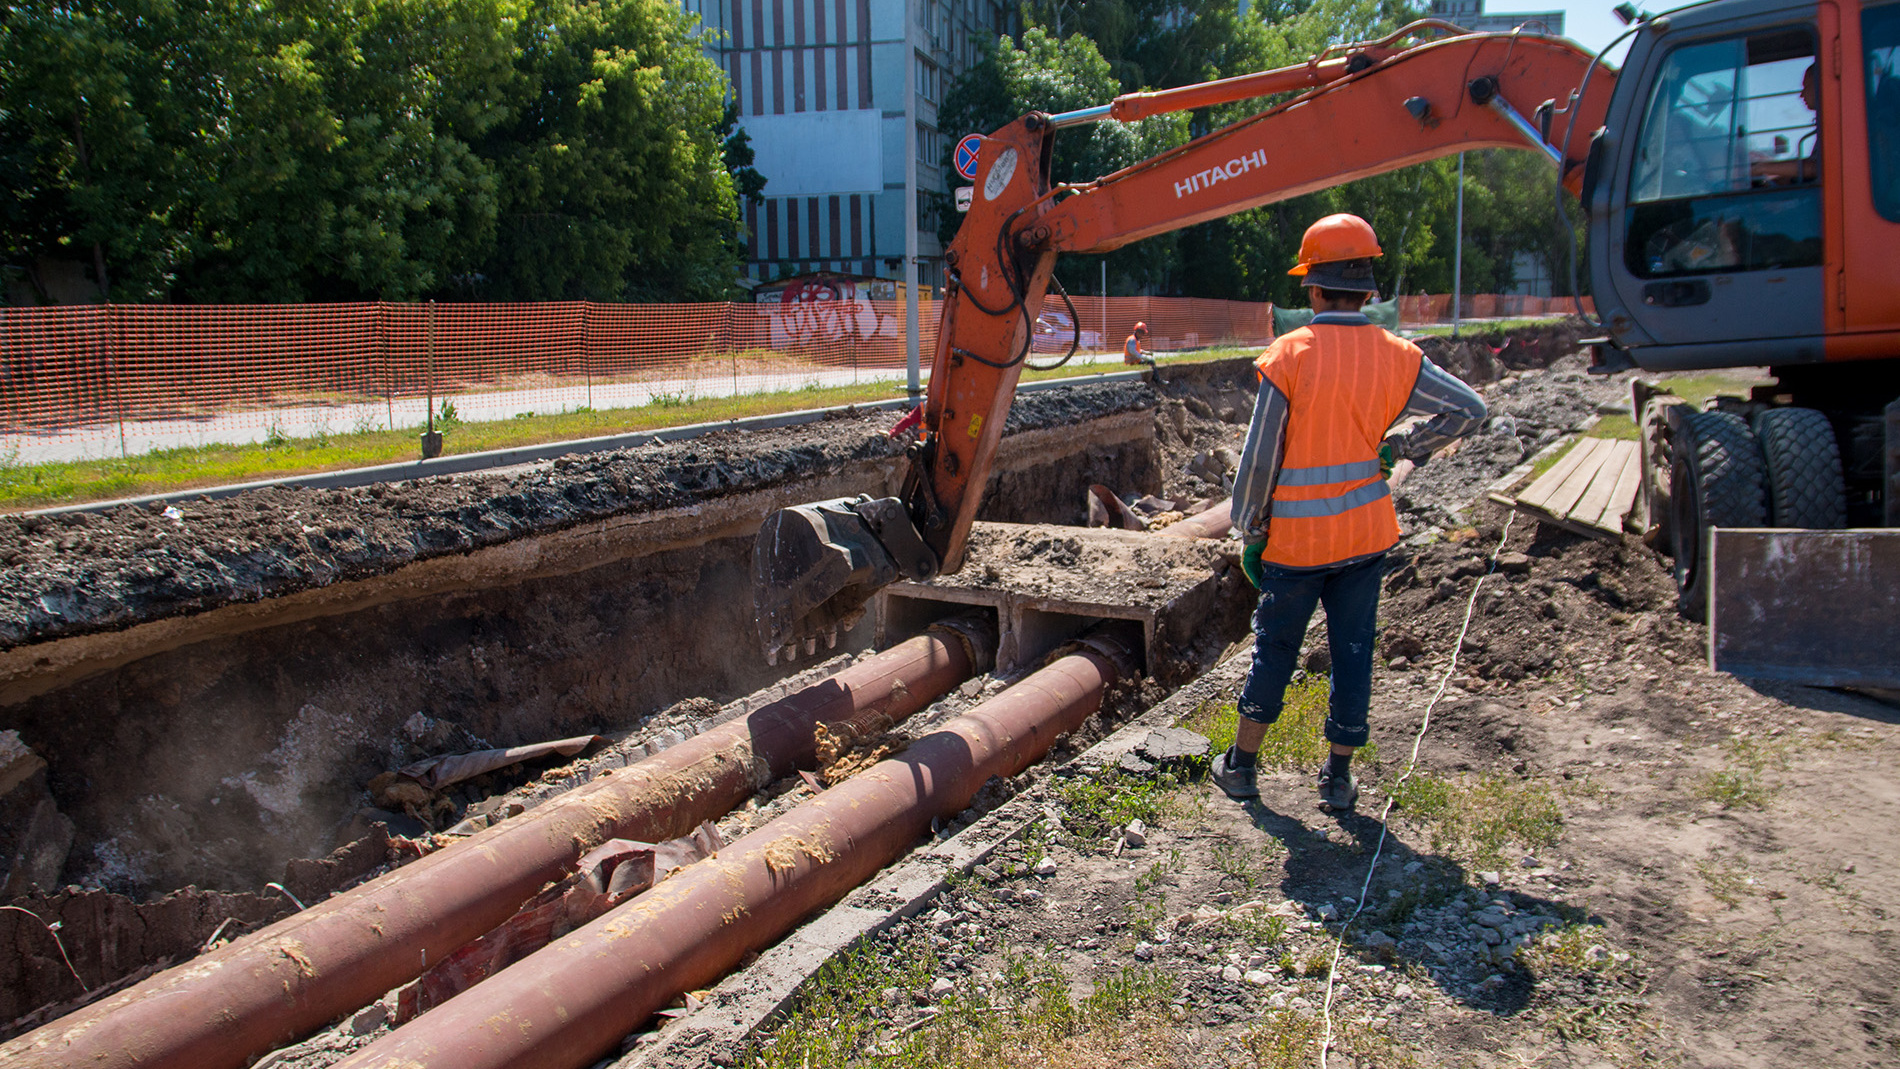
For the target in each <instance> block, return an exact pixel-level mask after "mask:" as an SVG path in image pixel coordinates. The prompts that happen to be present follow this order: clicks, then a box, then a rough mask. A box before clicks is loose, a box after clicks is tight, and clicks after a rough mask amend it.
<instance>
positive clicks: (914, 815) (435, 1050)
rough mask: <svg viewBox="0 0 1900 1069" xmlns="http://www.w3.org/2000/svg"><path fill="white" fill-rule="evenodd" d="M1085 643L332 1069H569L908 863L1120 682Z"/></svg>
mask: <svg viewBox="0 0 1900 1069" xmlns="http://www.w3.org/2000/svg"><path fill="white" fill-rule="evenodd" d="M1134 663H1135V662H1134V657H1133V655H1132V654H1131V652H1130V647H1128V646H1127V645H1125V644H1124V643H1122V642H1121V641H1119V640H1118V639H1115V638H1113V637H1110V635H1109V634H1107V633H1097V634H1096V635H1094V636H1092V637H1088V638H1085V639H1083V640H1082V641H1081V642H1079V643H1077V644H1076V646H1075V647H1074V649H1073V651H1072V652H1070V653H1068V654H1067V655H1065V656H1062V657H1059V658H1057V659H1056V660H1054V661H1053V663H1051V664H1049V665H1048V666H1047V667H1045V668H1043V669H1041V670H1040V671H1038V672H1036V673H1035V674H1033V675H1031V676H1029V677H1027V678H1025V679H1023V680H1022V681H1021V682H1018V683H1017V684H1016V685H1015V686H1012V687H1010V688H1009V689H1008V690H1005V691H1004V692H1002V693H1001V694H999V695H997V696H996V697H995V698H992V699H990V700H989V701H987V702H984V703H983V704H981V705H979V706H977V707H976V708H974V709H971V710H970V711H969V712H968V713H966V714H965V715H963V716H960V717H958V718H956V719H955V720H952V721H950V722H949V723H947V724H945V725H944V726H943V728H942V729H940V730H938V731H936V732H933V733H931V734H929V735H926V736H924V737H923V738H920V739H918V740H917V741H916V742H913V743H911V745H910V748H909V749H907V750H905V751H904V752H903V753H901V754H899V755H897V756H895V757H891V758H889V759H887V760H884V761H882V762H880V763H878V764H877V765H874V766H873V767H871V768H870V769H869V770H867V771H865V772H863V773H861V774H859V775H857V776H855V777H853V778H851V779H849V780H846V781H845V782H843V783H841V784H838V785H837V786H835V787H832V788H830V789H828V790H826V791H824V792H823V793H821V794H819V795H818V796H817V797H815V798H813V799H811V800H810V801H807V802H805V803H803V804H801V805H799V806H797V807H796V808H794V809H793V810H791V811H790V812H789V813H787V814H786V815H784V816H782V817H779V818H778V819H777V820H774V821H772V822H771V823H769V824H767V825H765V826H764V827H762V828H760V829H758V830H757V831H754V832H752V833H751V834H749V835H747V836H745V837H744V838H742V839H740V840H739V841H737V842H735V843H733V844H732V845H730V846H728V847H726V848H725V849H724V850H722V851H720V853H719V855H718V856H717V857H711V858H707V859H705V860H703V861H698V862H695V863H694V864H692V865H690V866H688V867H687V868H685V869H683V870H681V871H680V872H679V873H677V874H676V875H674V876H673V877H671V878H670V879H667V880H665V881H664V882H662V883H660V884H659V885H658V886H656V887H654V888H653V889H652V890H650V891H647V892H645V893H644V894H641V895H640V896H639V897H637V898H634V899H633V900H631V901H629V902H627V903H626V904H625V905H623V906H621V907H619V908H618V909H616V910H614V911H613V912H611V913H609V914H607V915H606V916H604V917H602V918H600V919H598V920H596V921H594V922H593V923H591V924H589V925H587V926H585V927H583V928H580V929H577V930H576V931H574V932H572V933H570V934H569V935H567V936H565V937H563V938H561V939H558V940H556V941H555V942H553V943H551V944H549V945H548V946H547V947H546V948H544V949H542V950H541V951H539V952H537V953H535V954H533V955H530V956H529V957H527V958H525V959H523V960H522V961H520V962H518V963H516V964H515V965H513V966H511V967H509V968H508V969H506V970H504V971H502V972H501V973H499V974H498V975H496V976H494V977H492V978H490V979H489V980H487V981H486V982H484V983H482V984H480V985H479V986H477V987H474V988H472V989H470V990H468V991H465V992H463V993H462V994H461V995H458V996H457V997H455V998H453V999H451V1000H449V1001H448V1002H446V1003H444V1004H443V1005H441V1006H439V1007H437V1008H436V1009H434V1010H431V1011H430V1012H428V1013H426V1014H424V1015H423V1016H421V1017H419V1018H417V1019H416V1020H414V1021H412V1022H410V1023H409V1024H407V1025H404V1026H403V1027H402V1028H399V1029H397V1030H396V1031H395V1032H392V1033H390V1034H389V1035H387V1036H384V1037H383V1038H382V1039H380V1040H378V1041H377V1042H375V1043H372V1044H370V1045H369V1046H367V1047H364V1048H363V1049H361V1050H359V1051H357V1052H356V1053H354V1054H353V1055H351V1056H349V1057H348V1058H345V1059H344V1060H343V1061H341V1062H339V1063H337V1066H336V1067H335V1069H415V1067H419V1066H443V1067H451V1069H578V1067H582V1066H587V1065H590V1064H592V1063H593V1062H595V1061H596V1060H598V1059H600V1058H602V1057H605V1056H608V1055H610V1054H612V1053H613V1052H614V1051H616V1050H618V1049H619V1046H620V1043H621V1042H622V1040H623V1039H624V1038H625V1037H626V1036H627V1035H628V1034H629V1033H630V1032H632V1031H633V1030H635V1029H636V1028H639V1027H640V1026H641V1024H643V1023H644V1022H645V1021H646V1020H647V1019H648V1018H649V1017H651V1016H652V1015H653V1014H654V1013H655V1012H657V1011H658V1010H660V1009H662V1008H664V1007H665V1006H666V1005H667V1003H668V1002H670V1001H671V1000H672V999H673V998H674V997H676V996H677V995H678V994H679V993H680V992H682V991H688V990H692V989H695V988H699V987H703V986H706V985H708V984H710V983H712V982H713V981H715V980H717V979H718V978H719V977H720V976H722V975H724V974H725V973H727V972H728V971H730V970H731V969H732V968H733V967H734V966H736V965H737V964H738V963H739V961H740V960H741V959H743V957H744V956H745V955H746V954H747V953H749V952H751V951H755V950H760V949H763V948H765V947H767V946H769V945H771V944H772V943H773V942H775V941H776V940H778V939H779V938H780V937H781V936H783V935H784V934H785V933H786V932H787V931H789V930H791V928H792V927H793V926H795V925H797V924H798V923H800V922H801V921H803V920H804V919H805V918H807V917H809V916H810V915H811V914H812V912H813V911H814V910H818V909H821V908H823V907H825V906H828V905H830V904H832V903H834V902H836V901H838V900H839V899H840V898H842V897H844V895H845V894H847V893H848V892H849V891H850V890H851V889H852V888H854V887H856V886H857V885H858V884H860V883H862V882H863V881H865V880H866V879H869V878H870V877H871V876H872V875H873V874H875V873H876V872H877V871H878V870H879V869H881V868H883V867H884V866H885V865H887V864H889V863H890V862H891V861H893V860H895V859H896V858H898V857H899V856H901V855H902V854H903V853H904V852H905V851H907V850H909V849H911V848H912V847H913V846H914V845H915V844H916V843H917V840H918V838H919V837H920V836H923V835H925V834H926V833H928V832H929V830H930V823H931V820H932V818H934V817H939V816H947V815H949V814H953V813H956V812H958V811H960V810H962V809H963V808H965V807H966V806H968V805H969V804H970V801H971V800H972V799H973V798H974V797H975V796H976V793H977V791H978V790H979V789H981V788H982V786H983V784H984V783H985V782H987V781H988V780H989V778H990V777H991V776H1005V777H1007V776H1012V775H1015V774H1016V773H1018V772H1021V771H1022V770H1023V769H1025V768H1027V767H1029V766H1030V765H1031V764H1033V763H1034V762H1035V761H1037V760H1038V759H1039V758H1041V757H1042V755H1043V754H1044V753H1046V752H1047V751H1048V750H1049V748H1050V747H1051V746H1052V745H1053V744H1054V743H1055V740H1056V739H1057V737H1059V736H1061V735H1063V734H1065V733H1067V732H1070V731H1073V730H1075V729H1076V728H1077V727H1080V726H1081V724H1082V722H1083V721H1084V720H1086V719H1087V718H1088V717H1089V716H1090V715H1091V714H1092V713H1094V712H1095V711H1096V710H1097V709H1098V708H1100V706H1101V703H1102V698H1103V695H1104V694H1105V693H1106V692H1107V690H1108V688H1109V687H1110V686H1112V685H1113V684H1114V683H1115V681H1116V680H1118V679H1120V678H1123V677H1124V676H1126V675H1129V674H1132V672H1133V671H1134V668H1133V665H1134Z"/></svg>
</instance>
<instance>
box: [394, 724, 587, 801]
mask: <svg viewBox="0 0 1900 1069" xmlns="http://www.w3.org/2000/svg"><path fill="white" fill-rule="evenodd" d="M606 741H607V739H606V737H605V736H602V735H578V736H576V737H574V738H571V739H556V740H555V741H553V742H537V743H532V744H530V745H527V746H510V747H508V748H507V749H505V750H476V751H474V752H473V753H459V754H445V755H443V756H441V757H426V758H424V759H422V760H420V761H417V762H415V763H414V764H411V765H406V766H404V767H402V768H399V769H397V770H396V774H397V775H399V776H407V777H409V778H410V779H412V780H415V781H416V782H417V783H420V784H422V785H423V786H424V787H429V788H431V789H439V788H442V787H447V786H448V785H450V784H452V783H460V782H462V781H463V780H465V779H474V778H475V777H476V776H479V775H481V774H482V773H484V772H493V771H494V770H496V769H498V768H507V767H508V766H509V765H513V764H519V763H520V762H522V761H532V760H534V759H535V758H538V757H554V756H557V755H558V756H560V757H573V756H575V755H576V754H579V753H581V752H582V751H584V750H586V749H587V748H588V747H589V746H593V745H595V744H596V743H601V742H606Z"/></svg>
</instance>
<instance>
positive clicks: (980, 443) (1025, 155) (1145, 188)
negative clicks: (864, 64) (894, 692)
mask: <svg viewBox="0 0 1900 1069" xmlns="http://www.w3.org/2000/svg"><path fill="white" fill-rule="evenodd" d="M1446 29H1455V28H1452V27H1447V26H1446V25H1445V24H1442V23H1420V24H1415V25H1414V26H1411V27H1407V28H1406V30H1402V31H1400V33H1398V34H1395V35H1393V36H1392V37H1389V38H1387V39H1385V40H1383V41H1378V42H1372V43H1369V44H1363V45H1354V46H1346V47H1342V48H1338V49H1331V50H1328V52H1326V53H1324V54H1322V55H1320V56H1316V57H1314V58H1313V59H1312V60H1310V61H1308V62H1307V63H1305V64H1300V65H1296V66H1292V67H1286V68H1282V69H1280V70H1276V71H1264V72H1261V73H1259V74H1253V75H1247V76H1244V77H1241V78H1233V79H1226V80H1223V81H1220V82H1210V83H1206V84H1204V85H1199V86H1189V87H1185V88H1183V89H1176V90H1168V91H1165V92H1160V93H1137V94H1130V95H1128V96H1124V97H1121V98H1119V99H1117V100H1116V101H1114V102H1113V103H1111V104H1107V105H1103V106H1101V107H1097V108H1091V109H1087V110H1086V111H1083V112H1074V113H1069V114H1066V115H1057V116H1049V115H1043V114H1033V115H1026V116H1024V117H1022V118H1020V119H1018V120H1016V121H1015V122H1013V123H1011V124H1009V125H1008V126H1006V127H1004V128H1002V129H1001V130H998V131H996V132H995V133H993V134H991V135H989V136H988V137H986V138H984V139H983V144H982V149H981V151H980V153H979V158H978V173H977V178H976V188H975V190H974V192H973V196H972V206H971V209H970V212H969V214H968V215H967V216H966V217H965V219H964V221H963V226H962V228H961V229H960V230H959V231H958V232H957V237H956V240H955V241H954V242H953V243H952V245H951V247H950V249H949V250H947V251H946V252H945V255H944V262H945V265H946V267H947V268H948V269H949V283H948V285H947V286H946V291H947V292H946V295H945V299H944V302H943V311H942V319H941V321H940V323H939V327H938V332H937V347H936V351H935V353H934V354H933V356H932V360H931V370H930V387H929V394H928V396H927V398H926V401H925V404H924V410H923V420H922V432H921V434H920V436H919V438H918V439H917V441H916V442H915V443H914V444H913V445H912V446H911V450H910V457H911V464H912V466H911V473H910V476H909V478H908V480H907V481H906V484H905V487H904V489H903V492H902V494H901V495H900V496H899V497H897V498H884V499H880V500H877V501H872V500H869V499H868V498H866V499H859V500H855V501H854V500H848V499H845V500H837V501H829V502H819V503H814V504H811V505H800V506H795V507H793V508H790V509H785V510H781V511H780V512H778V513H775V514H773V516H771V517H770V518H768V520H767V522H766V524H765V525H764V527H763V528H762V529H761V531H760V534H759V540H758V543H757V546H756V548H755V552H754V558H753V579H754V595H755V600H756V603H757V607H758V613H759V629H760V637H761V639H762V640H763V642H764V645H765V648H766V650H767V652H768V655H770V656H773V657H776V656H777V655H778V653H779V652H780V651H781V650H788V651H789V652H790V653H792V654H793V655H796V654H797V653H798V652H799V650H800V649H801V648H803V649H805V650H807V651H810V650H814V649H815V648H816V641H817V638H818V637H820V636H822V637H823V638H824V639H825V641H826V643H827V644H830V643H831V642H835V641H836V637H837V632H838V630H839V629H840V628H846V627H849V626H850V625H851V624H852V623H853V622H854V621H855V620H856V619H857V617H858V616H859V615H861V614H862V612H863V604H864V602H865V600H866V599H867V598H868V597H869V596H870V595H871V593H873V592H875V590H876V589H878V588H879V587H881V586H883V585H885V584H887V583H889V582H892V581H894V580H895V579H897V578H899V577H908V578H911V579H925V578H928V577H929V576H931V575H933V574H939V573H943V572H953V571H956V570H957V568H958V567H959V566H960V565H961V563H962V559H963V550H964V542H965V539H966V538H967V537H968V535H969V531H970V525H971V524H972V523H973V522H974V521H975V519H976V513H977V508H978V506H979V505H980V503H981V499H982V493H983V489H984V486H985V484H986V483H987V482H988V479H989V473H990V466H991V463H992V462H993V460H994V459H995V455H996V449H997V445H998V443H999V442H1000V441H1001V438H1002V430H1003V422H1004V419H1005V417H1007V415H1008V414H1009V407H1010V402H1011V400H1012V399H1013V397H1014V395H1015V390H1016V381H1017V378H1018V376H1019V375H1020V374H1021V371H1022V362H1023V358H1024V357H1025V356H1026V355H1027V354H1028V351H1029V346H1030V341H1031V335H1032V332H1033V328H1034V324H1035V322H1036V315H1037V313H1038V311H1039V310H1040V308H1041V306H1042V300H1043V296H1044V293H1045V290H1046V289H1047V287H1048V285H1049V281H1050V277H1051V272H1052V270H1053V267H1054V264H1055V259H1056V256H1057V254H1058V253H1061V252H1105V251H1108V250H1111V249H1116V248H1120V247H1121V246H1123V245H1126V244H1128V243H1129V242H1132V241H1138V240H1140V239H1141V238H1145V237H1151V236H1153V235H1156V234H1162V233H1166V232H1167V231H1170V230H1175V229H1179V228H1181V227H1184V226H1190V225H1192V224H1194V223H1199V222H1205V221H1207V220H1210V219H1218V218H1221V217H1223V216H1227V215H1232V214H1234V213H1235V212H1240V211H1245V210H1246V209H1248V208H1254V207H1258V206H1260V205H1263V204H1270V203H1273V202H1275V201H1280V200H1285V199H1287V198H1290V197H1295V196H1298V195H1300V194H1302V193H1307V192H1311V191H1313V190H1317V189H1323V188H1326V187H1328V186H1335V185H1339V184H1340V183H1342V182H1347V181H1351V180H1353V179H1356V178H1364V177H1367V176H1369V175H1375V174H1381V173H1383V172H1386V171H1391V170H1396V169H1398V168H1400V167H1404V166H1407V165H1409V164H1413V163H1419V162H1422V161H1425V160H1430V159H1435V158H1438V157H1441V156H1446V155H1450V154H1451V153H1454V152H1458V151H1461V150H1465V149H1476V148H1527V149H1535V150H1538V151H1542V152H1544V153H1546V154H1547V155H1549V156H1550V157H1551V158H1552V160H1553V162H1555V163H1557V165H1558V166H1559V168H1560V174H1561V176H1562V181H1563V182H1564V184H1565V185H1566V186H1567V187H1569V188H1570V190H1571V191H1572V192H1573V193H1574V192H1576V191H1577V190H1578V188H1579V186H1580V184H1581V181H1582V174H1583V170H1584V168H1583V160H1582V159H1581V158H1580V157H1581V156H1582V155H1583V153H1584V152H1585V150H1586V149H1587V147H1588V144H1589V141H1590V137H1591V135H1592V134H1593V133H1594V132H1595V131H1596V129H1597V127H1598V126H1599V125H1600V124H1601V123H1602V120H1603V116H1604V115H1605V114H1606V113H1607V111H1608V108H1609V100H1610V94H1611V89H1612V83H1613V77H1612V76H1611V75H1610V73H1609V72H1608V71H1607V70H1606V71H1603V72H1601V74H1600V76H1592V77H1591V78H1590V79H1588V84H1587V85H1586V84H1585V81H1586V79H1585V74H1586V71H1587V69H1588V68H1589V66H1590V57H1589V56H1588V55H1587V54H1586V53H1584V52H1582V51H1581V50H1580V49H1578V48H1577V47H1576V46H1575V45H1573V44H1571V43H1569V42H1568V41H1564V40H1562V39H1559V38H1553V37H1546V36H1542V35H1536V34H1521V33H1519V34H1458V35H1456V36H1450V37H1442V38H1439V39H1436V40H1429V41H1426V42H1425V43H1422V44H1414V45H1411V46H1409V47H1407V46H1405V45H1404V44H1402V41H1403V40H1405V39H1409V38H1416V37H1417V36H1418V35H1419V34H1420V33H1422V32H1425V31H1430V30H1441V31H1442V30H1446ZM1285 92H1296V93H1298V94H1299V95H1297V96H1295V97H1293V98H1292V99H1291V100H1288V101H1286V102H1284V103H1281V104H1278V105H1276V106H1274V107H1272V108H1269V109H1268V110H1266V111H1264V112H1261V113H1260V114H1258V115H1255V116H1253V117H1252V118H1249V119H1244V120H1242V121H1240V122H1237V123H1234V124H1233V125H1231V126H1227V127H1225V128H1223V129H1220V130H1216V131H1214V132H1213V133H1210V134H1207V135H1206V136H1204V137H1200V138H1198V139H1196V140H1194V141H1192V142H1190V143H1188V144H1186V145H1184V146H1182V147H1180V148H1178V149H1175V150H1173V151H1171V152H1166V153H1163V154H1161V155H1159V156H1156V157H1155V158H1153V159H1150V160H1146V161H1143V162H1141V163H1138V164H1135V165H1134V166H1132V167H1127V168H1124V169H1123V170H1120V171H1117V172H1115V173H1114V174H1110V175H1106V176H1104V177H1102V178H1099V179H1097V180H1095V181H1093V182H1089V183H1086V184H1081V185H1072V186H1054V185H1052V184H1051V182H1050V179H1049V175H1050V151H1051V149H1052V147H1053V142H1054V135H1055V133H1056V131H1057V130H1058V129H1060V128H1062V127H1064V126H1071V125H1078V124H1080V123H1085V122H1095V121H1107V120H1111V119H1135V118H1141V117H1145V116H1148V115H1155V114H1160V113H1162V112H1165V111H1174V110H1183V109H1187V108H1198V107H1208V106H1212V105H1215V104H1220V103H1227V102H1231V101H1235V100H1241V99H1249V98H1252V97H1257V96H1262V95H1270V94H1277V93H1285ZM1566 141H1568V142H1569V144H1568V146H1567V148H1566V146H1565V142H1566ZM906 521H908V522H906Z"/></svg>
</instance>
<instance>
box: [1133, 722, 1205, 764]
mask: <svg viewBox="0 0 1900 1069" xmlns="http://www.w3.org/2000/svg"><path fill="white" fill-rule="evenodd" d="M1135 751H1136V752H1137V753H1139V754H1141V756H1143V757H1145V758H1147V759H1148V760H1150V761H1153V762H1155V763H1157V764H1160V765H1164V766H1165V765H1170V764H1179V763H1181V762H1184V761H1191V760H1194V759H1196V758H1201V757H1206V756H1207V751H1208V743H1207V736H1205V735H1202V734H1200V733H1199V732H1195V731H1189V730H1187V729H1185V728H1157V729H1155V730H1154V731H1150V732H1149V733H1148V737H1147V738H1145V739H1143V740H1141V742H1140V743H1139V744H1138V745H1137V746H1136V747H1135Z"/></svg>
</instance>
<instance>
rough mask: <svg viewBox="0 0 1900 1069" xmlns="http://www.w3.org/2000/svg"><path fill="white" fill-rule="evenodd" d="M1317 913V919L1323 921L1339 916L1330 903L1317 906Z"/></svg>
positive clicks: (1336, 909)
mask: <svg viewBox="0 0 1900 1069" xmlns="http://www.w3.org/2000/svg"><path fill="white" fill-rule="evenodd" d="M1318 912H1319V919H1320V920H1323V921H1329V920H1332V919H1333V918H1335V917H1337V916H1339V910H1338V908H1336V907H1335V906H1334V905H1333V904H1332V903H1331V902H1321V903H1320V904H1319V910H1318Z"/></svg>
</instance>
